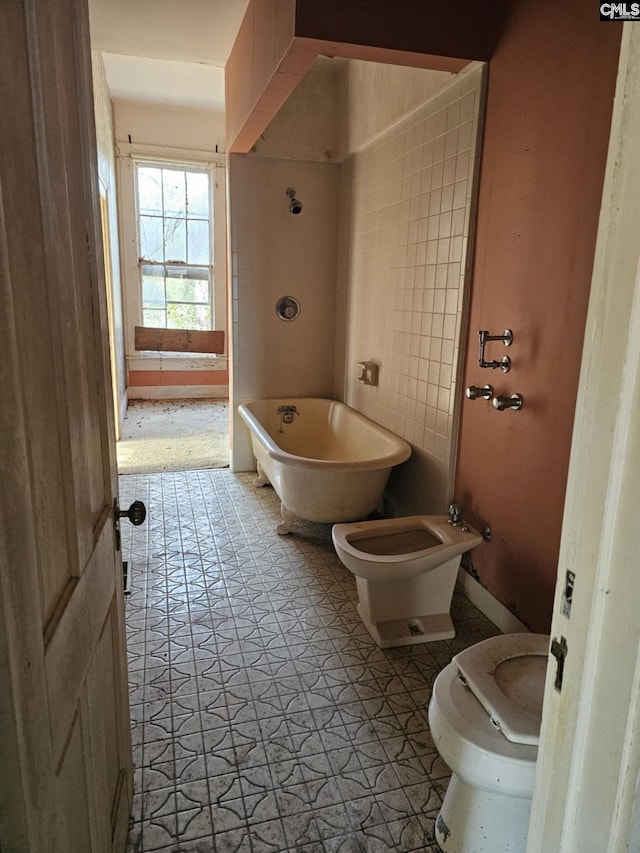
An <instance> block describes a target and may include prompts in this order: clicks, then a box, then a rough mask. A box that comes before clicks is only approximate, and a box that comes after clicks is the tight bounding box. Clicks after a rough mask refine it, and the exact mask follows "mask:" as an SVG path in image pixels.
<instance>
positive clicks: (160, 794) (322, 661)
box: [120, 469, 497, 853]
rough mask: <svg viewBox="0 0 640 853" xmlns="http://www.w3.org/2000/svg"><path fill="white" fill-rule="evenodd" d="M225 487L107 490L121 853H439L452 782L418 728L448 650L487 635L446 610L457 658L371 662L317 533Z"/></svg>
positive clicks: (345, 577)
mask: <svg viewBox="0 0 640 853" xmlns="http://www.w3.org/2000/svg"><path fill="white" fill-rule="evenodd" d="M254 476H255V475H249V474H242V475H234V474H232V473H231V472H229V471H228V470H223V469H220V470H208V471H193V472H179V473H164V474H150V475H145V474H136V475H128V476H124V477H121V478H120V490H121V504H122V505H128V503H129V502H130V501H132V500H134V499H140V500H143V501H144V502H145V503H146V505H147V510H148V517H147V522H146V524H145V525H144V526H143V527H140V528H133V527H132V526H131V525H129V524H123V531H122V532H123V557H124V559H129V560H130V563H131V564H132V575H133V576H132V594H131V596H130V597H128V598H127V601H126V618H127V635H128V651H129V682H130V697H131V715H132V725H133V743H134V763H135V799H134V814H133V819H132V826H131V831H130V835H129V844H128V847H127V851H128V853H134V851H135V853H150V851H162V853H169V851H171V853H285V851H287V852H288V853H294V851H295V853H356V851H360V853H362V851H366V853H383V852H384V853H386V851H394V853H398V851H431V850H434V851H435V850H437V847H436V846H435V843H434V841H433V824H434V821H435V818H436V817H437V814H438V811H439V808H440V804H441V802H442V796H443V794H444V791H445V790H446V785H447V781H448V777H449V771H448V768H447V767H446V766H445V765H444V763H443V762H442V761H441V760H440V758H439V756H438V754H437V751H436V750H435V748H434V746H433V742H432V740H431V736H430V734H429V730H428V724H427V705H428V701H429V696H430V692H431V685H432V683H433V680H434V678H435V676H436V674H437V673H438V672H439V670H440V669H441V668H442V667H443V666H444V665H445V664H446V663H448V661H449V660H450V659H451V656H452V654H454V653H455V652H456V651H458V650H460V649H462V648H463V647H466V646H468V645H471V644H472V643H475V642H478V641H479V640H481V639H484V638H485V637H487V636H490V635H491V634H495V633H497V630H496V629H495V628H494V626H493V625H492V624H491V623H490V622H489V621H488V620H487V619H486V618H485V617H484V616H483V615H482V614H481V613H479V611H477V610H476V609H475V607H474V606H473V605H471V604H470V603H469V602H468V601H467V600H466V599H465V598H464V597H462V596H459V595H456V596H455V597H454V606H453V610H452V615H453V618H454V622H455V623H456V625H457V627H458V636H457V638H456V639H455V640H453V641H443V642H437V643H430V644H423V645H415V646H411V647H407V648H404V649H391V650H386V651H382V650H381V649H379V648H378V647H377V646H376V645H375V644H374V642H373V640H371V638H370V637H369V634H368V633H367V632H366V630H365V629H364V627H363V625H362V623H361V621H360V619H359V617H358V614H357V612H356V609H355V608H356V603H357V596H356V589H355V583H354V580H353V577H352V576H351V574H350V573H349V572H348V571H347V570H346V569H345V568H343V566H342V565H341V563H340V562H339V560H338V558H337V557H336V555H335V552H334V550H333V546H332V543H331V536H330V532H331V527H330V525H320V524H312V523H309V522H298V523H297V524H296V526H295V527H294V530H293V533H292V534H291V535H289V536H285V537H281V536H278V535H277V534H276V532H275V525H276V523H277V521H278V520H279V511H278V510H279V501H278V499H277V497H276V495H275V493H274V491H273V490H272V489H271V488H263V489H255V488H254V487H253V477H254Z"/></svg>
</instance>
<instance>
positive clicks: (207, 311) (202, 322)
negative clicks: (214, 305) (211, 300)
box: [195, 305, 211, 329]
mask: <svg viewBox="0 0 640 853" xmlns="http://www.w3.org/2000/svg"><path fill="white" fill-rule="evenodd" d="M195 309H196V317H197V318H198V325H197V326H196V328H197V329H210V328H211V306H209V305H196V306H195Z"/></svg>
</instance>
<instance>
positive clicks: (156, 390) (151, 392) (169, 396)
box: [127, 385, 229, 400]
mask: <svg viewBox="0 0 640 853" xmlns="http://www.w3.org/2000/svg"><path fill="white" fill-rule="evenodd" d="M127 390H128V396H129V399H130V400H201V399H211V400H228V399H229V386H228V385H137V386H136V385H133V386H130V387H129V388H128V389H127Z"/></svg>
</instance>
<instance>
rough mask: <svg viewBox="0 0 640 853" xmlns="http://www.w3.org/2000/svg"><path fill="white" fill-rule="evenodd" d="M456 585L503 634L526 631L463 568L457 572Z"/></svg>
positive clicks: (523, 626)
mask: <svg viewBox="0 0 640 853" xmlns="http://www.w3.org/2000/svg"><path fill="white" fill-rule="evenodd" d="M456 586H457V587H458V589H459V590H460V592H461V593H462V594H463V595H464V596H466V597H467V598H468V599H469V601H470V602H471V603H472V604H475V606H476V607H477V608H478V610H479V611H480V612H481V613H484V615H485V616H486V617H487V619H489V621H490V622H493V624H494V625H495V626H496V628H499V629H500V630H501V631H502V633H503V634H521V633H528V631H529V629H528V628H527V626H526V625H524V624H523V623H522V622H521V621H520V620H519V619H518V618H517V617H516V616H514V615H513V613H511V611H509V610H507V608H506V607H505V606H504V604H502V602H500V601H498V599H497V598H494V597H493V595H491V593H490V592H489V590H487V589H485V588H484V587H483V586H482V584H481V583H479V582H478V581H477V580H476V579H475V578H474V577H472V576H471V575H470V574H469V572H465V570H464V569H463V568H460V570H459V572H458V581H457V584H456Z"/></svg>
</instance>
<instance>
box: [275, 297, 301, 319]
mask: <svg viewBox="0 0 640 853" xmlns="http://www.w3.org/2000/svg"><path fill="white" fill-rule="evenodd" d="M276 314H277V315H278V317H280V319H281V320H286V321H287V322H289V321H290V320H295V319H296V317H297V316H298V315H299V314H300V303H299V302H298V300H297V299H294V298H293V296H281V297H280V299H278V301H277V302H276Z"/></svg>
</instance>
